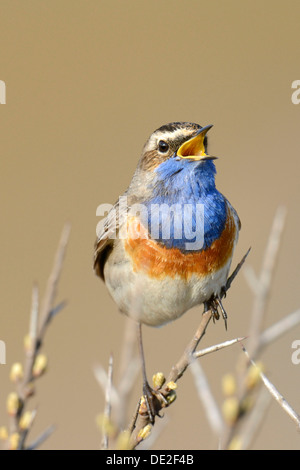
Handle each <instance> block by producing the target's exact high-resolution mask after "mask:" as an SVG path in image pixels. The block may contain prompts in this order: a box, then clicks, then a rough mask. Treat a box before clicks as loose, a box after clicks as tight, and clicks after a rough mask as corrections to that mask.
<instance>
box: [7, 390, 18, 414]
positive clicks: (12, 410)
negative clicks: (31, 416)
mask: <svg viewBox="0 0 300 470" xmlns="http://www.w3.org/2000/svg"><path fill="white" fill-rule="evenodd" d="M19 407H20V400H19V397H18V394H17V393H16V392H11V393H10V394H9V395H8V397H7V400H6V409H7V412H8V414H9V416H16V414H17V412H18V410H19Z"/></svg>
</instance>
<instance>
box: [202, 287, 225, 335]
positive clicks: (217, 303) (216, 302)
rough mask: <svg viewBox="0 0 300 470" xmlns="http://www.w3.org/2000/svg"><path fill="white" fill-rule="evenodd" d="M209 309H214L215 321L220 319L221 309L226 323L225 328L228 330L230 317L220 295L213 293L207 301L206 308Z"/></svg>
mask: <svg viewBox="0 0 300 470" xmlns="http://www.w3.org/2000/svg"><path fill="white" fill-rule="evenodd" d="M208 309H210V310H211V311H212V314H213V320H214V321H215V320H219V318H220V313H219V309H220V311H221V313H222V317H223V320H224V323H225V329H226V330H227V318H228V317H227V313H226V310H225V308H224V307H223V304H222V301H221V298H220V296H219V295H215V294H214V295H212V296H211V298H210V299H209V300H208V302H206V304H205V310H208Z"/></svg>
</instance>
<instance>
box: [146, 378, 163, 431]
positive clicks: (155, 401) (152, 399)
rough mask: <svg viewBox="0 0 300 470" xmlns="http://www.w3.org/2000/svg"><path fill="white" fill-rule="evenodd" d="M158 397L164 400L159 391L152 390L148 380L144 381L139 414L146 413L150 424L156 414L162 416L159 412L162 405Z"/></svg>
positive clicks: (152, 422)
mask: <svg viewBox="0 0 300 470" xmlns="http://www.w3.org/2000/svg"><path fill="white" fill-rule="evenodd" d="M159 398H161V399H162V400H163V401H166V399H165V397H163V395H162V394H161V393H159V392H156V391H155V390H153V388H151V387H150V385H149V384H148V382H145V383H144V385H143V397H142V402H141V406H140V414H145V413H147V414H148V417H149V421H150V423H151V424H154V421H155V417H156V416H158V417H159V418H162V415H160V414H159V412H160V410H161V407H162V406H161V401H160V399H159Z"/></svg>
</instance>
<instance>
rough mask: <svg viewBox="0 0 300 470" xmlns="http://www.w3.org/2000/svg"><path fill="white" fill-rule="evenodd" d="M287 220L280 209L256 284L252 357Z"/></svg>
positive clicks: (250, 332)
mask: <svg viewBox="0 0 300 470" xmlns="http://www.w3.org/2000/svg"><path fill="white" fill-rule="evenodd" d="M285 218H286V208H285V207H283V206H280V207H278V209H277V211H276V213H275V216H274V220H273V225H272V228H271V232H270V236H269V240H268V243H267V247H266V250H265V255H264V258H263V263H262V268H261V273H260V276H259V278H258V279H257V282H256V285H257V287H258V288H257V290H256V293H255V298H254V305H253V310H252V315H251V324H250V329H249V337H250V338H249V351H250V354H251V357H255V355H256V353H257V350H258V348H259V337H260V334H261V330H262V325H263V321H264V317H265V313H266V307H267V302H268V299H269V294H270V289H271V285H272V280H273V276H274V272H275V266H276V262H277V258H278V252H279V247H280V242H281V236H282V233H283V229H284V224H285ZM253 276H254V274H253V273H252V277H253ZM248 277H249V276H248ZM253 284H254V281H253V280H252V282H251V283H250V286H251V287H252V288H253Z"/></svg>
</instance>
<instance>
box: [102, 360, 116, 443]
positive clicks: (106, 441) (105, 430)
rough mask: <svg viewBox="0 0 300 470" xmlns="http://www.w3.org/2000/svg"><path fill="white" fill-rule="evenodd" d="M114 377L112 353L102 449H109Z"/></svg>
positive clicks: (109, 365) (108, 374)
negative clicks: (108, 430) (108, 431)
mask: <svg viewBox="0 0 300 470" xmlns="http://www.w3.org/2000/svg"><path fill="white" fill-rule="evenodd" d="M112 377H113V356H112V354H111V355H110V358H109V363H108V373H107V386H106V391H105V406H104V425H103V426H102V435H103V440H102V449H108V433H107V429H106V428H107V426H105V423H108V422H109V421H110V415H111V391H112Z"/></svg>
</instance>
